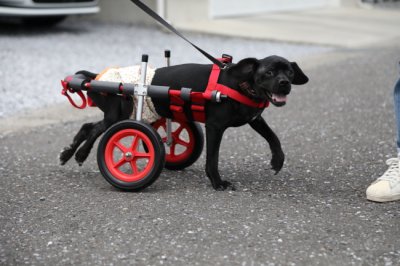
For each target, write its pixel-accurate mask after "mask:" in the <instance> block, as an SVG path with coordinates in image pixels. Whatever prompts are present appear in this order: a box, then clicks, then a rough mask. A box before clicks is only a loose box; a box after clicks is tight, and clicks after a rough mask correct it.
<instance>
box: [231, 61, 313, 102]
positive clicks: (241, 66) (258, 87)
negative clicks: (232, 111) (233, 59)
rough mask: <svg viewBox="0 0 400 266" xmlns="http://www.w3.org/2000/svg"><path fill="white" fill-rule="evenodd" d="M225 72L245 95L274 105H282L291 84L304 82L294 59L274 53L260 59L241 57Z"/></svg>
mask: <svg viewBox="0 0 400 266" xmlns="http://www.w3.org/2000/svg"><path fill="white" fill-rule="evenodd" d="M228 74H229V75H232V76H233V77H234V78H235V79H236V80H237V81H238V86H239V88H240V89H241V91H243V92H244V93H245V94H247V96H249V97H251V98H253V99H255V100H260V101H265V100H268V101H270V102H271V103H272V104H274V105H275V106H283V105H285V103H286V100H287V95H288V94H289V93H290V90H291V85H292V84H294V85H302V84H305V83H307V82H308V77H307V76H306V75H305V74H304V73H303V71H302V70H301V69H300V67H299V66H298V65H297V64H296V63H295V62H289V61H288V60H286V59H285V58H283V57H280V56H276V55H273V56H269V57H266V58H264V59H261V60H258V59H256V58H246V59H243V60H241V61H239V62H238V63H237V64H236V65H232V66H231V67H230V68H229V69H228Z"/></svg>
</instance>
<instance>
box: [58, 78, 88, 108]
mask: <svg viewBox="0 0 400 266" xmlns="http://www.w3.org/2000/svg"><path fill="white" fill-rule="evenodd" d="M61 85H62V86H63V89H62V91H61V94H62V95H64V96H66V97H67V98H68V101H69V102H70V103H71V104H72V106H74V107H75V108H78V109H85V108H86V97H85V95H84V94H83V92H82V91H74V90H72V89H71V88H69V87H68V82H67V81H64V80H61ZM68 91H69V92H70V93H75V92H76V93H78V95H79V97H81V99H82V104H81V105H77V104H76V103H75V102H74V100H73V99H72V98H71V96H70V95H69V94H68Z"/></svg>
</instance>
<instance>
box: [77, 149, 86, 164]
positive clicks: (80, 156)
mask: <svg viewBox="0 0 400 266" xmlns="http://www.w3.org/2000/svg"><path fill="white" fill-rule="evenodd" d="M88 156H89V153H88V152H85V151H84V150H78V151H77V152H76V154H75V161H76V162H77V163H78V164H79V166H82V164H83V162H84V161H85V160H86V159H87V157H88Z"/></svg>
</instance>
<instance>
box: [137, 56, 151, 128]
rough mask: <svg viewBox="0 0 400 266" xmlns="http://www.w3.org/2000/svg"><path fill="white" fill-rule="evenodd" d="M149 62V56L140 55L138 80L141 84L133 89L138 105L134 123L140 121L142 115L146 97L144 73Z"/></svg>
mask: <svg viewBox="0 0 400 266" xmlns="http://www.w3.org/2000/svg"><path fill="white" fill-rule="evenodd" d="M148 60H149V56H148V55H146V54H144V55H142V66H141V72H140V74H141V75H140V78H141V80H142V82H141V84H138V87H137V89H135V95H136V96H137V99H138V105H137V108H136V121H140V120H142V113H143V102H144V97H145V96H146V95H147V84H146V72H147V61H148Z"/></svg>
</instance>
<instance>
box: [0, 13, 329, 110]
mask: <svg viewBox="0 0 400 266" xmlns="http://www.w3.org/2000/svg"><path fill="white" fill-rule="evenodd" d="M1 27H2V29H1V31H0V38H1V42H0V62H1V66H0V80H1V82H0V93H1V95H2V97H1V98H0V117H4V116H6V115H9V114H15V113H16V112H18V111H20V110H23V109H26V108H37V107H43V106H46V105H50V104H54V103H59V102H65V101H66V99H65V98H64V97H63V96H61V95H60V93H59V91H60V83H59V80H61V79H63V78H64V77H65V76H66V75H69V74H73V73H74V72H75V71H77V70H80V69H86V70H90V71H93V72H98V71H101V70H102V69H104V68H106V67H109V66H129V65H133V64H137V63H139V62H140V59H141V54H143V53H147V54H149V56H150V61H149V62H150V64H151V65H153V66H155V67H157V66H158V67H159V66H164V64H165V60H164V59H163V55H164V52H163V51H164V50H165V49H171V50H172V60H173V61H172V63H173V64H179V63H188V62H200V63H206V64H208V63H209V61H207V59H206V58H205V57H204V56H202V55H201V54H200V53H199V52H197V51H196V50H194V48H192V47H191V46H190V45H189V44H187V43H186V42H185V41H183V40H181V39H180V38H179V37H177V36H176V35H172V34H168V33H166V32H164V31H161V30H160V28H156V27H154V28H151V27H140V26H135V25H130V24H103V23H98V22H94V21H84V20H72V19H71V20H67V21H66V22H64V23H63V24H60V25H59V26H57V27H55V28H52V29H25V28H22V27H20V26H18V25H12V24H9V25H1ZM186 35H187V37H188V38H189V39H190V40H192V41H193V42H194V43H196V44H197V45H199V46H200V47H202V48H203V49H205V50H206V51H208V52H209V53H210V54H213V55H215V56H220V55H221V54H223V53H227V54H231V55H233V56H234V59H235V60H239V59H241V58H245V57H259V58H263V57H265V56H268V55H270V54H278V55H282V56H285V57H288V58H289V59H292V60H294V59H296V58H299V57H301V56H305V55H309V54H314V53H319V52H323V51H326V50H327V48H324V47H314V46H309V45H291V44H283V43H271V42H266V41H255V40H244V39H239V38H222V37H217V36H210V35H200V34H186Z"/></svg>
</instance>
